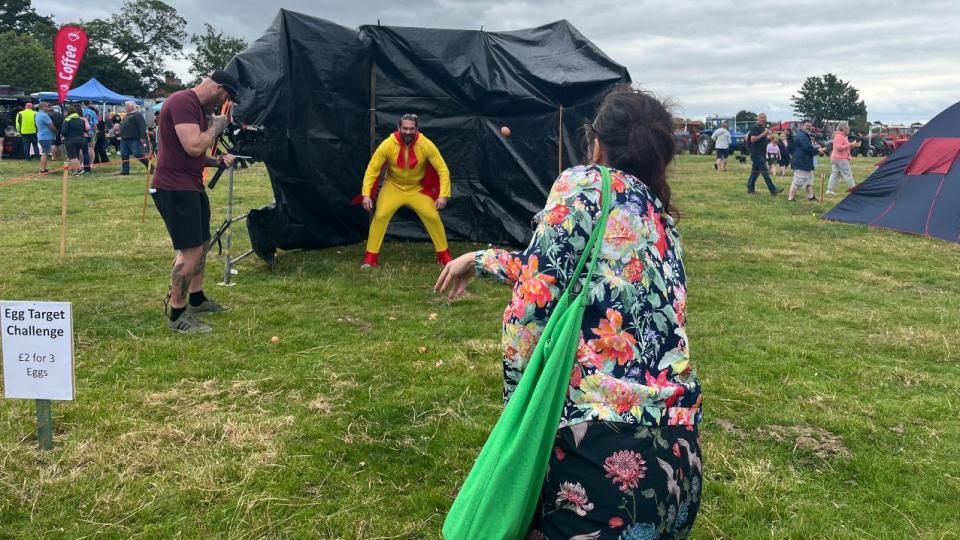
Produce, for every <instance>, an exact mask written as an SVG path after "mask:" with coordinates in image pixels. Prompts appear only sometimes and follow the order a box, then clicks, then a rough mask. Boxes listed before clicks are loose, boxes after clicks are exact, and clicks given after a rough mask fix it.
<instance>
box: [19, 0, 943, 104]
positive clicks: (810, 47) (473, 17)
mask: <svg viewBox="0 0 960 540" xmlns="http://www.w3.org/2000/svg"><path fill="white" fill-rule="evenodd" d="M165 1H166V2H167V3H168V4H170V5H172V6H174V7H175V8H176V9H177V10H178V11H179V12H180V14H181V15H182V16H183V17H184V18H186V19H187V21H188V31H189V32H200V31H202V29H203V23H205V22H206V23H210V24H211V25H213V26H214V27H215V28H217V29H218V30H222V31H225V32H226V33H227V34H232V35H237V36H241V37H243V38H245V39H247V41H248V42H252V41H253V40H255V39H256V38H257V37H259V36H260V35H262V34H263V32H264V30H265V29H266V28H267V27H268V26H269V25H270V23H271V22H272V21H273V19H274V17H275V15H276V13H277V11H278V10H279V9H280V8H281V7H283V8H286V9H289V10H292V11H299V12H302V13H307V14H310V15H315V16H317V17H322V18H325V19H328V20H330V21H333V22H336V23H338V24H341V25H343V26H348V27H353V28H356V27H358V26H360V25H362V24H375V23H376V22H377V20H378V19H379V20H380V22H381V24H384V25H392V26H420V27H435V28H466V29H479V28H480V26H481V25H482V26H483V27H484V30H488V31H496V30H515V29H519V28H529V27H533V26H540V25H542V24H545V23H548V22H552V21H555V20H558V19H567V20H568V21H570V22H571V23H573V25H574V26H576V27H577V28H578V29H579V30H580V31H581V32H582V33H583V34H584V35H586V36H587V38H589V39H590V40H591V41H593V42H594V43H596V44H597V45H598V46H599V47H600V48H601V49H603V50H604V51H605V52H606V53H607V55H609V56H610V57H612V58H613V59H614V60H615V61H617V62H619V63H621V64H623V65H625V66H627V68H628V69H629V70H630V75H631V76H632V77H633V80H634V81H635V82H637V83H639V84H640V85H642V86H644V87H646V88H648V89H650V90H653V91H655V92H656V93H657V94H659V95H661V96H665V97H670V98H672V99H673V100H674V101H675V102H676V103H677V104H678V106H679V111H678V113H679V114H681V115H685V116H687V117H691V118H695V117H702V116H704V115H707V114H728V115H732V114H733V113H735V112H737V111H739V110H740V109H747V110H752V111H757V112H759V111H766V112H767V113H768V114H769V116H770V117H771V120H776V119H786V118H791V117H792V116H793V113H792V111H791V108H790V96H791V95H792V94H794V93H795V92H796V91H797V89H799V88H800V85H801V84H802V83H803V80H804V79H805V78H806V77H809V76H812V75H822V74H824V73H835V74H837V75H838V76H839V77H840V78H842V79H843V80H845V81H849V82H850V83H851V84H853V85H854V86H855V87H856V88H858V89H859V90H860V96H861V98H862V99H864V100H865V101H866V104H867V111H868V112H869V116H870V120H880V121H883V122H904V123H909V122H912V121H915V120H920V121H926V120H929V119H930V118H932V117H933V116H935V115H936V114H937V113H939V112H940V111H941V110H943V109H945V108H946V107H948V106H949V105H952V104H953V103H955V102H957V101H958V100H960V69H958V60H960V10H958V9H957V3H956V2H949V1H940V0H931V1H926V0H911V1H909V2H906V1H899V0H897V1H887V2H883V1H871V0H858V1H829V0H818V1H806V0H791V1H789V2H788V1H755V0H737V1H732V2H709V1H695V0H673V1H650V0H646V1H645V0H633V1H608V0H580V1H566V0H541V1H528V0H504V1H499V2H498V1H491V0H428V1H417V0H407V1H398V0H389V1H388V0H336V1H334V0H314V1H310V0H280V1H275V0H246V1H238V2H232V6H233V7H230V4H231V3H230V2H211V1H209V0H165ZM121 4H122V1H121V0H98V1H97V2H87V1H82V2H76V1H67V0H34V2H33V5H34V7H35V8H36V9H37V11H38V12H40V13H41V14H53V15H54V18H55V19H56V20H57V21H58V22H64V21H67V20H76V19H79V18H82V19H87V20H89V19H93V18H97V17H103V18H106V17H108V16H110V15H111V14H112V11H111V10H116V9H119V7H120V5H121ZM168 64H169V67H170V68H171V69H173V70H174V71H176V72H178V73H180V74H181V75H182V76H183V77H184V78H187V63H186V62H185V61H183V60H179V61H178V60H174V61H170V62H168ZM105 82H107V83H108V84H109V82H108V81H105Z"/></svg>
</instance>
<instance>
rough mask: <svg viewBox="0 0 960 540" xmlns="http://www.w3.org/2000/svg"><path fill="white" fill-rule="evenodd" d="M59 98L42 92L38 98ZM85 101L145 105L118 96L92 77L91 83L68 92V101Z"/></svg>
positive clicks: (139, 100)
mask: <svg viewBox="0 0 960 540" xmlns="http://www.w3.org/2000/svg"><path fill="white" fill-rule="evenodd" d="M58 97H59V96H58V95H57V93H56V92H40V93H39V94H37V98H38V99H39V100H40V101H56V100H57V99H58ZM85 99H86V100H90V101H94V102H97V103H110V104H114V105H122V104H123V103H125V102H127V101H133V102H136V103H137V104H138V105H143V100H142V99H137V98H134V97H131V96H125V95H123V94H118V93H116V92H114V91H113V90H110V89H109V88H107V87H106V86H104V85H103V84H102V83H101V82H100V81H98V80H97V79H96V78H95V77H91V78H90V80H89V81H87V82H85V83H83V84H81V85H80V86H78V87H76V88H74V89H72V90H70V91H69V92H67V101H83V100H85Z"/></svg>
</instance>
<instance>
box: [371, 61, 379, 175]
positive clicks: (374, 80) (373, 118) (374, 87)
mask: <svg viewBox="0 0 960 540" xmlns="http://www.w3.org/2000/svg"><path fill="white" fill-rule="evenodd" d="M376 140H377V64H376V63H372V64H370V155H371V156H372V155H373V151H374V150H376V147H374V144H375V143H376Z"/></svg>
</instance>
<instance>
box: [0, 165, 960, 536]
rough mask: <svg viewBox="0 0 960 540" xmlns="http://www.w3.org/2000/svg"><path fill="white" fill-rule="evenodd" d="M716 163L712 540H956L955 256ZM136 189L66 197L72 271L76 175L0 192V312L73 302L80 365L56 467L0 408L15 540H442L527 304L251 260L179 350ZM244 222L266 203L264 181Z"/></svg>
mask: <svg viewBox="0 0 960 540" xmlns="http://www.w3.org/2000/svg"><path fill="white" fill-rule="evenodd" d="M711 163H712V162H711V161H710V159H709V158H701V157H690V156H684V157H682V158H681V159H680V160H679V162H678V163H677V164H676V166H675V167H674V170H673V172H672V176H671V178H672V185H673V189H674V193H675V197H676V199H675V200H676V203H677V205H678V206H679V208H680V209H681V211H682V212H683V213H684V217H683V219H682V220H681V222H680V225H679V227H680V230H681V232H682V233H683V235H684V241H685V254H686V264H687V271H688V279H689V282H688V290H689V301H688V309H689V333H690V340H691V350H692V359H693V361H694V362H695V366H696V368H697V371H698V372H699V374H700V377H701V379H702V381H703V385H704V423H703V425H702V437H703V449H704V450H703V452H704V463H705V476H706V478H705V482H704V483H705V486H704V488H705V491H704V499H703V500H704V506H703V508H702V510H701V512H700V515H699V517H698V520H697V524H696V526H695V528H694V538H701V539H703V538H732V539H742V538H748V539H751V538H777V539H779V538H795V539H808V538H825V539H841V538H851V539H852V538H857V539H861V538H867V539H869V538H877V539H901V538H937V539H940V538H960V532H958V531H960V512H958V510H960V457H958V456H960V453H958V451H957V449H958V448H960V422H958V416H960V279H958V277H960V249H958V246H957V245H954V244H949V243H946V242H942V241H936V240H929V239H924V238H918V237H912V236H908V235H903V234H898V233H893V232H887V231H880V230H871V229H868V228H865V227H860V226H852V225H845V224H837V223H830V222H825V221H823V220H820V219H816V218H817V217H818V216H819V215H820V214H821V213H823V212H824V211H825V210H826V208H827V207H829V205H830V204H831V203H835V202H836V201H837V200H838V198H833V199H829V200H828V201H827V204H826V205H820V204H811V203H807V202H797V203H787V202H786V198H785V196H784V195H785V194H784V195H781V196H779V197H770V196H768V195H766V194H762V195H756V196H752V197H748V196H746V195H745V194H744V192H745V188H744V180H745V178H746V166H743V165H740V164H737V163H735V162H734V163H733V171H732V172H730V173H727V174H725V175H718V174H716V173H715V171H714V170H713V168H712V166H711ZM823 163H824V161H823V160H821V164H823ZM872 165H873V161H872V160H866V159H857V160H855V161H854V172H855V174H856V177H857V179H858V180H860V179H863V178H864V177H865V176H866V175H867V174H869V171H871V170H872ZM35 167H36V166H35V163H30V164H24V163H21V162H19V161H6V160H5V161H3V162H0V183H2V181H3V180H4V179H8V178H12V177H16V176H19V175H21V174H26V173H29V172H32V171H33V170H35ZM112 170H113V171H115V170H116V169H115V168H114V169H112ZM821 170H822V169H821ZM133 171H134V173H135V176H132V177H118V176H112V175H111V174H110V172H100V173H97V174H94V175H92V176H89V177H84V178H82V179H79V180H75V181H72V182H71V191H70V193H71V199H70V201H71V202H70V210H69V218H68V221H69V225H70V233H69V240H68V245H67V256H66V259H65V260H64V262H63V263H62V264H61V263H58V261H57V250H58V247H59V216H60V189H61V183H60V178H59V175H54V176H51V177H46V178H42V179H32V180H27V181H24V182H19V183H14V184H11V185H6V186H3V187H0V253H2V254H3V257H2V263H0V265H2V266H0V267H2V270H0V272H2V274H0V275H2V279H0V298H3V299H36V300H64V301H71V302H73V310H74V327H75V336H76V351H77V358H76V360H77V362H76V373H77V399H76V400H75V401H73V402H56V403H55V404H54V414H55V421H56V445H57V447H56V449H55V451H53V452H48V453H40V452H38V451H37V442H36V435H35V432H34V429H35V419H34V404H33V403H32V402H29V401H19V400H0V538H160V537H164V538H167V537H171V538H180V537H182V538H215V537H222V538H331V539H332V538H340V539H358V540H359V539H366V540H373V539H386V538H438V537H439V530H440V527H441V524H442V522H443V516H444V515H445V512H446V510H447V509H448V508H449V505H450V503H451V501H452V497H453V495H454V494H455V493H456V490H457V488H458V486H459V483H460V482H461V481H462V480H463V478H464V477H465V476H466V473H467V471H468V470H469V467H470V466H471V464H472V461H473V458H474V456H475V455H476V453H477V452H478V451H479V448H480V446H481V445H482V444H483V441H484V440H485V436H486V434H487V432H488V430H489V429H490V427H492V425H493V423H494V422H495V420H496V418H497V415H498V414H499V411H500V406H501V402H500V389H501V371H500V362H499V327H500V321H501V312H502V309H503V307H504V305H505V304H506V302H507V301H508V298H509V294H510V291H509V290H508V289H507V288H505V287H503V286H499V285H496V284H494V283H488V282H476V283H474V284H472V285H471V294H470V295H469V296H468V297H466V298H464V299H462V300H458V301H456V302H453V303H447V302H445V301H442V300H440V299H438V298H437V297H436V296H435V295H434V294H433V293H432V291H431V286H432V284H433V281H434V279H435V278H436V275H437V273H438V268H437V267H436V265H435V264H434V263H433V255H432V248H431V246H430V245H428V244H412V243H404V244H397V243H393V244H388V245H387V246H386V247H385V249H384V255H383V257H382V258H383V261H384V263H385V264H384V266H383V267H382V268H380V269H378V270H376V271H374V272H369V273H361V272H360V271H358V268H357V266H358V263H359V261H360V258H361V256H362V253H363V248H362V246H360V245H353V246H344V247H339V248H333V249H327V250H321V251H309V252H285V253H281V254H280V256H279V259H278V265H277V267H276V269H275V270H273V271H270V270H269V269H268V268H267V267H266V265H265V264H263V263H262V262H260V261H258V260H248V261H245V262H243V263H241V264H240V266H239V270H240V272H239V275H237V276H236V277H235V281H236V283H237V285H236V286H235V287H232V288H226V287H219V286H217V285H216V283H217V282H218V281H220V279H219V278H220V275H221V272H222V262H221V261H220V260H218V259H214V260H211V262H210V264H209V265H208V273H209V279H208V286H207V287H206V290H207V293H208V295H210V296H212V297H214V298H216V299H218V300H220V301H223V302H224V303H227V304H229V305H231V306H233V307H234V308H235V309H234V310H233V311H232V312H230V313H227V314H223V315H219V316H211V317H207V318H206V320H207V321H209V322H210V323H211V324H212V325H213V326H214V331H213V333H212V334H208V335H204V336H182V335H174V334H172V333H170V332H169V331H168V330H167V329H166V327H165V325H164V322H163V316H162V310H163V306H162V304H161V298H162V297H163V294H164V293H165V292H166V283H167V278H168V272H169V265H170V260H171V256H172V252H171V248H170V246H169V244H168V240H167V237H166V235H165V231H164V229H163V225H162V223H161V221H160V219H159V217H158V216H157V214H156V211H155V210H154V209H153V207H152V203H151V206H150V207H148V209H147V218H146V222H145V223H141V221H140V211H141V204H142V201H143V199H142V196H143V188H144V186H143V184H144V177H143V176H142V172H143V169H142V168H141V167H140V166H139V165H136V164H135V165H134V167H133ZM778 182H779V183H781V185H783V186H786V185H787V184H788V182H787V180H778ZM761 185H762V184H761ZM761 189H762V187H761ZM225 195H226V190H225V189H217V190H214V191H213V192H212V194H211V196H212V202H213V207H214V222H219V220H221V219H222V216H223V202H224V199H225ZM237 195H238V197H237V198H238V201H239V207H240V208H243V209H247V208H250V207H257V206H261V205H262V204H265V203H268V202H270V200H271V191H270V187H269V182H268V181H267V178H266V174H265V171H264V169H263V168H261V167H257V168H255V169H253V170H250V171H244V172H242V173H240V174H239V176H238V188H237ZM241 229H243V228H242V227H241V228H238V231H241ZM236 238H237V241H236V243H237V244H239V246H240V247H241V248H244V249H245V247H244V246H246V245H247V242H246V238H245V233H244V232H241V233H240V234H238V235H237V237H236ZM477 247H478V246H473V245H469V244H457V245H454V246H453V251H454V252H455V254H458V253H460V252H463V251H466V250H470V249H476V248H477ZM432 314H436V316H435V317H432ZM272 336H279V337H280V339H281V341H280V343H279V344H272V343H271V337H272Z"/></svg>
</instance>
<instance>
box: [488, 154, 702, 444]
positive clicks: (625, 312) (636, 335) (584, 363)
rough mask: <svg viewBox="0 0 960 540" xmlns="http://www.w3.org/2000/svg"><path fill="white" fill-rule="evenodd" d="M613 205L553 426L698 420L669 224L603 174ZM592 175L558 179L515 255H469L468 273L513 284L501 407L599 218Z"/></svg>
mask: <svg viewBox="0 0 960 540" xmlns="http://www.w3.org/2000/svg"><path fill="white" fill-rule="evenodd" d="M610 172H611V180H612V183H611V188H612V191H613V193H614V194H615V195H616V200H615V201H614V202H613V204H612V206H611V208H610V217H609V218H608V220H607V229H606V231H605V232H604V236H603V244H602V246H601V249H600V253H599V256H598V260H597V268H596V270H595V272H594V277H593V282H592V283H591V284H590V290H589V292H590V296H589V297H588V299H589V304H588V305H587V308H586V313H585V315H584V318H583V328H582V333H581V337H580V347H579V349H578V351H577V358H576V362H575V364H574V366H573V371H572V372H571V375H570V387H569V390H568V393H567V400H566V403H565V405H564V410H563V416H562V417H561V427H563V426H567V425H572V424H576V423H579V422H584V421H588V420H605V421H609V422H626V423H632V424H641V425H646V426H668V425H691V424H696V423H699V422H700V382H699V380H698V379H697V376H696V374H695V373H694V372H693V369H692V366H691V364H690V353H689V345H688V342H687V332H686V311H687V310H686V300H687V290H686V275H685V271H684V267H683V250H682V247H681V242H680V235H679V233H678V232H677V230H676V228H675V227H674V222H673V219H672V218H671V217H670V216H669V215H667V213H666V212H665V211H664V208H663V205H662V203H661V202H660V201H659V200H658V199H657V198H656V197H655V196H654V195H653V194H652V193H651V192H650V190H649V189H648V188H647V186H646V185H644V184H643V183H642V182H640V181H639V180H638V179H636V178H635V177H633V176H631V175H629V174H626V173H623V172H621V171H617V170H615V169H611V171H610ZM601 188H602V178H601V174H600V171H599V169H598V168H597V167H595V166H589V167H587V166H578V167H573V168H570V169H567V170H566V171H564V172H563V173H562V174H561V175H560V177H559V178H558V179H557V181H556V182H555V183H554V185H553V188H552V189H551V191H550V195H549V197H548V198H547V204H546V208H544V209H543V211H542V212H540V213H539V214H537V216H536V221H537V222H538V225H537V228H536V231H535V232H534V235H533V240H532V241H531V242H530V245H529V246H528V247H527V249H526V250H524V251H522V252H514V253H511V252H507V251H504V250H499V249H489V250H486V251H480V252H477V259H476V264H477V272H478V274H479V275H481V276H487V277H492V278H494V279H496V280H498V281H500V282H502V283H508V284H512V285H513V300H512V301H511V302H510V304H509V305H508V306H507V309H506V311H504V313H503V337H502V345H503V350H504V357H503V374H504V400H505V401H506V400H509V398H510V395H511V394H512V393H513V390H514V389H515V388H516V386H517V383H518V382H519V380H520V377H521V376H522V375H523V371H524V368H525V367H526V365H527V362H528V361H529V360H530V357H531V356H532V354H533V350H534V348H535V347H536V345H537V340H538V339H539V337H540V333H541V332H542V331H543V328H544V326H545V325H546V322H547V319H549V317H550V313H551V311H552V309H553V307H554V306H555V305H556V301H557V299H558V298H559V297H560V295H561V294H562V293H563V291H564V289H565V288H566V286H567V284H568V283H569V280H570V274H572V273H573V271H574V269H575V267H576V264H577V261H578V260H579V258H580V254H581V252H582V250H583V248H584V245H585V244H586V242H587V239H588V238H589V237H590V232H591V231H592V229H593V226H594V223H595V222H596V218H597V216H598V214H599V212H600V193H601Z"/></svg>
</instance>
